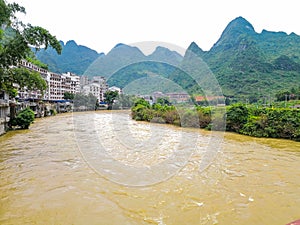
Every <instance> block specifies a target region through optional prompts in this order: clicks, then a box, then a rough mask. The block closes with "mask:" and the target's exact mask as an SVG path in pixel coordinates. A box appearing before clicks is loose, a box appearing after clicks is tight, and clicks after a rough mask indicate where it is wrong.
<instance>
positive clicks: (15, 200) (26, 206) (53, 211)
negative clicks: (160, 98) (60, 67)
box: [0, 111, 300, 225]
mask: <svg viewBox="0 0 300 225" xmlns="http://www.w3.org/2000/svg"><path fill="white" fill-rule="evenodd" d="M220 140H221V142H220ZM205 160H206V161H205ZM203 165H204V166H203ZM0 172H1V181H0V224H101V225H102V224H103V225H110V224H111V225H115V224H117V225H119V224H120V225H123V224H124V225H126V224H134V225H135V224H137V225H141V224H158V225H162V224H168V225H169V224H172V225H173V224H178V225H184V224H188V225H190V224H221V225H222V224H225V225H226V224H228V225H234V224H243V225H253V224H264V225H265V224H272V225H276V224H278V225H280V224H282V225H283V224H287V223H288V222H291V221H293V220H296V219H299V218H300V143H299V142H293V141H289V140H277V139H258V138H252V137H247V136H241V135H237V134H232V133H226V134H222V133H216V134H213V133H211V132H208V131H203V130H198V129H187V128H185V129H182V128H179V127H175V126H169V125H164V124H152V123H144V122H136V121H132V120H131V119H130V116H129V112H126V111H120V112H107V111H101V112H89V113H74V114H61V115H57V116H55V117H49V118H42V119H37V120H36V122H35V123H34V124H33V125H32V126H31V127H30V129H29V130H25V131H15V132H9V133H7V134H6V135H4V136H1V137H0Z"/></svg>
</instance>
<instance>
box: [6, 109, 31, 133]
mask: <svg viewBox="0 0 300 225" xmlns="http://www.w3.org/2000/svg"><path fill="white" fill-rule="evenodd" d="M33 121H34V112H33V111H32V110H31V109H30V108H26V109H23V110H22V111H21V112H19V113H18V115H17V116H16V117H15V118H14V119H13V120H12V121H11V125H12V126H19V127H21V128H22V129H28V128H29V126H30V124H31V123H32V122H33Z"/></svg>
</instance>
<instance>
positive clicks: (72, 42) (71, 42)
mask: <svg viewBox="0 0 300 225" xmlns="http://www.w3.org/2000/svg"><path fill="white" fill-rule="evenodd" d="M66 45H74V46H77V43H76V42H75V41H74V40H70V41H67V43H66Z"/></svg>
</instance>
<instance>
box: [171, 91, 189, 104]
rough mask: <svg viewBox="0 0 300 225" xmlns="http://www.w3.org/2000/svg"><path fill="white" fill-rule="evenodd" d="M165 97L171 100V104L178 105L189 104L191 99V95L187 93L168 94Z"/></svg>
mask: <svg viewBox="0 0 300 225" xmlns="http://www.w3.org/2000/svg"><path fill="white" fill-rule="evenodd" d="M165 95H166V96H167V97H168V98H169V99H170V101H171V102H177V103H182V102H187V101H188V100H189V99H190V96H189V94H187V93H185V92H179V93H166V94H165Z"/></svg>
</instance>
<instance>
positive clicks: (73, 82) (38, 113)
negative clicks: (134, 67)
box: [0, 60, 122, 135]
mask: <svg viewBox="0 0 300 225" xmlns="http://www.w3.org/2000/svg"><path fill="white" fill-rule="evenodd" d="M19 66H20V67H22V68H26V69H29V70H31V71H36V72H38V73H39V74H40V75H41V77H42V78H43V79H44V80H45V81H46V83H47V89H46V91H45V92H44V93H42V92H41V91H39V90H34V91H28V90H27V89H26V88H24V89H21V88H20V87H19V86H18V85H17V84H15V88H16V89H17V90H18V95H17V96H16V97H15V98H10V97H9V95H8V94H7V93H6V92H5V91H3V90H2V91H1V92H0V135H1V134H3V133H5V129H6V126H7V122H8V121H9V118H10V116H11V115H15V114H16V113H17V111H19V110H21V109H24V108H26V107H30V108H31V109H32V110H33V111H34V113H35V117H44V116H47V115H51V114H53V112H67V111H71V110H73V106H72V103H71V101H70V100H68V99H64V94H65V93H71V94H74V95H75V94H79V93H81V94H84V95H89V94H92V95H93V96H95V98H96V99H97V101H98V102H99V104H102V105H105V104H106V103H105V101H104V100H105V99H104V94H105V93H106V92H107V91H117V92H118V93H119V94H121V93H122V90H121V89H120V88H118V87H115V86H113V87H109V86H108V85H107V83H106V79H105V78H104V77H102V76H95V77H93V78H92V79H90V78H89V77H87V76H78V75H76V74H74V73H71V72H67V73H61V74H59V73H54V72H50V71H48V70H45V69H43V68H40V67H38V66H36V65H34V64H32V63H30V62H27V61H25V60H22V61H21V63H20V64H19Z"/></svg>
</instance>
